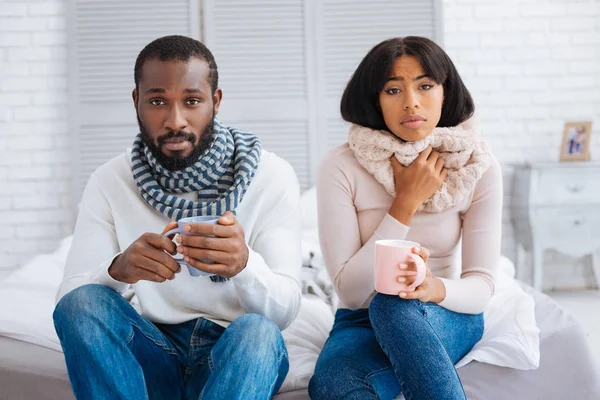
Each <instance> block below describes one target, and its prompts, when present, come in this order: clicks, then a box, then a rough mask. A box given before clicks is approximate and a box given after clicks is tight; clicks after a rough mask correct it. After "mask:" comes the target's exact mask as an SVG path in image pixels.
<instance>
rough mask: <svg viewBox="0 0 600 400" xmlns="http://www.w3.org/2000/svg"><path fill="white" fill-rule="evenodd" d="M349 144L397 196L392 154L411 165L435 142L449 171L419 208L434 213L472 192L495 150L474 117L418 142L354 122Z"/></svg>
mask: <svg viewBox="0 0 600 400" xmlns="http://www.w3.org/2000/svg"><path fill="white" fill-rule="evenodd" d="M348 143H349V144H350V149H352V151H353V152H354V156H355V157H356V159H357V160H358V162H359V163H360V165H362V166H363V168H365V169H366V170H367V171H368V172H369V173H370V174H372V175H373V176H374V177H375V179H376V180H377V181H378V182H379V183H381V184H382V185H383V187H384V188H385V190H386V191H387V192H388V193H389V194H391V195H392V196H394V197H395V196H396V188H395V182H394V172H393V169H392V163H391V161H390V158H391V157H392V154H395V155H396V158H397V159H398V161H399V162H400V164H402V165H404V166H408V165H410V164H411V163H412V162H413V161H414V160H415V159H416V158H417V156H418V155H419V153H421V152H422V151H423V150H424V149H425V148H427V146H429V145H431V146H432V147H433V149H434V150H436V151H438V152H439V153H440V157H441V158H442V159H443V160H444V166H445V168H446V169H447V170H448V173H447V176H446V179H445V180H444V182H443V183H442V186H441V187H440V188H439V189H438V190H437V191H436V192H435V193H434V194H433V196H432V197H430V198H429V199H427V200H426V201H425V202H424V203H423V204H422V205H421V207H420V208H419V210H420V211H425V212H432V213H435V212H440V211H443V210H445V209H448V208H450V207H453V206H455V205H456V204H458V203H459V202H460V201H461V200H462V199H464V198H465V197H466V196H468V195H469V194H471V193H472V192H473V190H474V189H475V185H476V184H477V182H478V181H479V179H481V177H482V175H483V173H484V172H485V171H486V170H487V168H488V167H489V165H490V162H491V153H490V151H489V149H488V147H487V145H486V144H485V143H484V142H483V141H482V140H481V139H480V138H479V129H478V126H477V124H476V122H475V120H474V118H471V119H469V120H468V121H465V122H464V123H462V124H461V125H459V126H456V127H452V128H435V129H434V130H433V131H432V132H431V134H429V135H428V136H427V137H425V138H423V139H421V140H418V141H416V142H402V141H401V140H399V139H398V138H397V137H396V136H394V135H393V134H391V133H389V132H387V131H378V130H373V129H369V128H365V127H363V126H359V125H352V126H351V127H350V134H349V136H348Z"/></svg>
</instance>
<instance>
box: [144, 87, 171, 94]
mask: <svg viewBox="0 0 600 400" xmlns="http://www.w3.org/2000/svg"><path fill="white" fill-rule="evenodd" d="M165 92H166V90H165V89H162V88H150V89H148V90H146V94H149V93H165Z"/></svg>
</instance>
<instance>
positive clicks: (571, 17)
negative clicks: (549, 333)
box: [444, 0, 600, 289]
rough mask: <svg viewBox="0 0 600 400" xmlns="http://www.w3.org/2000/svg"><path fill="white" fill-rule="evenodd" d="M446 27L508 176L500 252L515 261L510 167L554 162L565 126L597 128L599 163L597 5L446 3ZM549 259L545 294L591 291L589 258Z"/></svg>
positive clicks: (563, 1) (538, 0) (551, 255)
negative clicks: (574, 123) (581, 122)
mask: <svg viewBox="0 0 600 400" xmlns="http://www.w3.org/2000/svg"><path fill="white" fill-rule="evenodd" d="M444 26H445V32H446V39H445V47H446V49H447V51H448V53H449V54H450V56H451V57H452V59H453V60H454V62H455V63H456V65H457V67H458V69H459V71H460V73H461V75H462V77H463V79H464V80H465V83H466V85H467V86H468V88H469V89H470V91H471V93H472V94H473V97H474V98H475V102H476V105H477V107H478V110H479V111H478V112H479V114H480V117H481V120H482V125H483V127H484V135H485V137H486V139H487V140H488V141H489V143H490V144H491V145H492V147H493V150H494V152H495V154H496V155H497V157H498V158H499V159H500V161H501V162H502V164H503V167H504V169H505V192H506V196H505V199H506V200H505V204H506V207H505V213H504V221H505V224H504V235H503V253H504V254H506V255H507V256H509V257H511V258H513V257H514V240H513V232H512V227H511V225H510V214H509V210H508V206H509V205H510V189H511V185H512V182H511V179H512V176H511V164H514V163H521V162H524V161H556V160H557V159H558V154H559V147H560V143H561V138H562V127H563V123H564V122H565V121H567V120H593V121H594V124H595V126H594V128H593V131H594V132H593V137H592V142H591V143H592V149H591V151H592V158H593V159H595V160H600V0H578V1H574V0H445V1H444ZM545 260H546V266H545V270H546V271H547V272H546V278H545V283H546V286H547V287H552V288H560V289H563V288H564V289H566V288H582V287H588V286H593V284H594V281H593V279H592V271H591V264H590V260H589V259H573V258H570V257H566V256H562V255H560V254H558V253H556V252H554V251H549V252H547V253H546V258H545ZM529 275H530V274H529Z"/></svg>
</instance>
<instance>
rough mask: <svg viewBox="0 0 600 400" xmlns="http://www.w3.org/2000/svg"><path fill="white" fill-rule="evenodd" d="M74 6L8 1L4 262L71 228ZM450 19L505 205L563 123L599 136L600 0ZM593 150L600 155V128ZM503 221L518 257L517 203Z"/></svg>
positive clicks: (1, 209) (570, 280)
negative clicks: (514, 181) (516, 179)
mask: <svg viewBox="0 0 600 400" xmlns="http://www.w3.org/2000/svg"><path fill="white" fill-rule="evenodd" d="M390 1H391V0H390ZM415 1H417V0H415ZM65 3H66V1H65V0H29V1H28V0H0V243H2V245H1V246H0V268H7V267H10V266H14V265H17V264H20V263H22V262H24V261H26V260H27V259H29V258H30V257H31V256H32V255H34V254H37V253H39V252H40V251H49V250H51V249H53V248H54V247H55V246H56V244H57V243H58V240H59V239H60V238H61V237H62V236H64V235H66V234H68V233H69V232H70V231H71V226H72V220H71V215H70V211H69V210H70V205H69V190H70V173H69V168H68V166H69V135H68V123H67V106H66V105H67V76H66V72H67V47H66V42H67V34H66V16H65V14H66V9H65V5H66V4H65ZM444 19H445V21H444V26H445V31H446V39H445V47H446V49H447V50H448V53H449V54H450V56H451V57H452V58H453V60H454V61H455V63H456V64H457V67H458V69H459V71H460V72H461V74H462V76H463V78H464V80H465V82H466V84H467V86H468V87H469V89H470V90H471V92H472V94H473V96H474V98H475V100H476V103H477V105H478V112H479V115H480V117H481V119H482V122H483V126H484V128H485V131H484V134H485V136H486V138H487V140H488V141H489V143H490V144H491V145H492V147H493V149H494V151H495V153H496V155H497V156H498V158H499V159H500V160H501V162H502V163H503V165H504V168H505V170H506V181H505V187H506V189H507V190H506V191H507V193H506V194H507V196H506V201H505V203H506V205H507V206H508V205H509V203H510V196H509V190H510V187H511V173H510V165H511V164H513V163H520V162H523V161H549V160H556V159H557V157H558V149H559V146H560V141H561V135H562V125H563V123H564V121H565V120H577V119H586V120H587V119H592V120H594V123H595V127H594V133H595V135H596V136H598V135H600V0H445V1H444ZM592 153H593V157H594V158H595V159H600V137H595V138H594V139H592ZM504 220H505V222H506V223H505V230H504V240H503V252H504V253H505V254H506V255H508V256H509V257H513V256H514V254H513V251H514V244H513V239H512V227H511V226H510V223H509V221H510V215H509V213H508V209H507V211H506V212H505V215H504ZM23 224H25V227H23ZM546 260H547V261H548V263H549V265H548V267H549V268H550V269H551V271H550V272H549V273H548V274H547V278H548V283H549V284H550V286H552V287H562V288H567V287H582V286H586V285H590V284H592V280H591V279H590V275H591V270H590V265H589V261H588V260H579V259H570V258H568V257H564V256H561V255H559V254H556V253H554V252H549V253H548V254H547V258H546Z"/></svg>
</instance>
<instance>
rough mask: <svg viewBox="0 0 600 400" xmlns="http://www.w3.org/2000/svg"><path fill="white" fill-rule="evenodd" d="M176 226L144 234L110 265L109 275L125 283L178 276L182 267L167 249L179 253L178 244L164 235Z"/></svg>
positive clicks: (168, 226)
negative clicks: (158, 232)
mask: <svg viewBox="0 0 600 400" xmlns="http://www.w3.org/2000/svg"><path fill="white" fill-rule="evenodd" d="M176 226H177V223H175V222H170V223H169V224H168V225H167V227H166V228H165V229H164V231H163V233H162V234H160V235H159V234H156V233H144V234H143V235H142V236H140V237H139V239H137V240H136V241H135V242H133V243H132V244H131V245H130V246H129V247H128V248H127V250H125V251H124V252H123V253H122V254H121V255H119V256H118V257H117V258H116V259H115V260H114V261H113V263H112V265H111V266H110V267H109V268H108V273H109V275H110V276H112V277H113V279H115V280H117V281H119V282H124V283H137V282H139V281H151V282H164V281H166V280H167V279H169V280H171V279H173V278H175V274H176V273H177V272H179V271H180V270H181V267H180V266H179V264H178V263H177V261H175V259H174V258H173V257H171V256H169V255H168V254H166V253H165V251H166V252H168V253H170V254H175V248H176V246H175V243H173V242H172V241H171V240H170V239H169V238H167V237H166V236H163V234H164V233H165V232H167V231H168V230H170V229H172V228H174V227H176Z"/></svg>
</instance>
